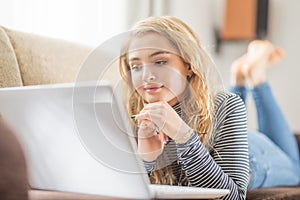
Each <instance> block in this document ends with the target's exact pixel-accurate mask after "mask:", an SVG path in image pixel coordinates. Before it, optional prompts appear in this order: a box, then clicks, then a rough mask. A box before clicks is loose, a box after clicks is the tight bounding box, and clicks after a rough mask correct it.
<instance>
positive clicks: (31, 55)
mask: <svg viewBox="0 0 300 200" xmlns="http://www.w3.org/2000/svg"><path fill="white" fill-rule="evenodd" d="M5 31H6V33H7V35H8V37H9V39H10V41H11V44H12V46H13V48H14V51H15V54H16V58H17V60H18V64H19V67H20V72H21V77H22V80H23V84H24V85H39V84H52V83H67V82H74V81H75V80H76V76H77V72H78V70H79V68H80V66H81V64H82V63H83V61H84V60H85V58H86V57H87V56H88V54H89V53H90V52H91V50H92V49H91V48H90V47H87V46H84V45H79V44H74V43H71V42H67V41H63V40H58V39H53V38H49V37H43V36H39V35H35V34H31V33H23V32H19V31H14V30H9V29H5Z"/></svg>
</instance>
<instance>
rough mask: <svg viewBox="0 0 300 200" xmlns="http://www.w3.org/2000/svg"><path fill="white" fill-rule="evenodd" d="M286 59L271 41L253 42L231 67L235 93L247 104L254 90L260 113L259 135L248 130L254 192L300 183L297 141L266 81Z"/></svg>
mask: <svg viewBox="0 0 300 200" xmlns="http://www.w3.org/2000/svg"><path fill="white" fill-rule="evenodd" d="M283 56H284V52H283V51H282V50H281V49H280V48H278V47H276V46H274V45H272V44H271V43H270V42H268V41H253V42H251V43H250V44H249V46H248V52H247V53H246V54H245V55H243V56H242V57H241V58H239V59H237V60H236V61H235V62H234V63H233V64H232V67H231V72H232V75H231V85H232V87H231V91H232V92H233V93H236V94H239V95H240V96H241V98H242V100H243V101H244V102H245V100H246V98H247V91H248V88H250V89H249V91H250V92H251V93H252V96H253V99H254V102H255V105H256V110H257V119H258V129H259V132H256V131H253V130H248V139H249V159H250V172H251V178H250V184H249V188H250V189H253V188H259V187H272V186H284V185H285V186H287V185H297V184H299V182H300V161H299V149H298V146H297V142H296V140H295V137H294V135H293V133H292V132H291V130H290V129H289V126H288V123H287V122H286V120H285V118H284V115H283V114H282V112H281V110H280V108H279V106H278V104H277V102H276V100H275V99H274V96H273V94H272V91H271V88H270V86H269V84H268V83H267V82H266V81H267V78H266V70H267V69H268V68H269V67H270V66H272V65H273V64H275V63H277V62H278V61H280V60H281V59H282V57H283Z"/></svg>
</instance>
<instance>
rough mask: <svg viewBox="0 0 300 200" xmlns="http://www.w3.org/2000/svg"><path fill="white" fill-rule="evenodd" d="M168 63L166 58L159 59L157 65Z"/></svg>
mask: <svg viewBox="0 0 300 200" xmlns="http://www.w3.org/2000/svg"><path fill="white" fill-rule="evenodd" d="M166 63H167V61H165V60H159V61H156V62H155V65H165V64H166Z"/></svg>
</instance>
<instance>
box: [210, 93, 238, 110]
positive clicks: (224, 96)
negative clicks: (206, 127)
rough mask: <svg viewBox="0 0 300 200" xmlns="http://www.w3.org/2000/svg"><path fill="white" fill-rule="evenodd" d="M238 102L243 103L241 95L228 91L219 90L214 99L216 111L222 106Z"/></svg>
mask: <svg viewBox="0 0 300 200" xmlns="http://www.w3.org/2000/svg"><path fill="white" fill-rule="evenodd" d="M236 104H243V102H242V100H241V98H240V96H239V95H237V94H234V93H232V92H228V91H220V92H218V93H217V94H216V96H215V99H214V106H215V110H216V111H217V110H218V109H220V108H224V107H228V106H234V105H236Z"/></svg>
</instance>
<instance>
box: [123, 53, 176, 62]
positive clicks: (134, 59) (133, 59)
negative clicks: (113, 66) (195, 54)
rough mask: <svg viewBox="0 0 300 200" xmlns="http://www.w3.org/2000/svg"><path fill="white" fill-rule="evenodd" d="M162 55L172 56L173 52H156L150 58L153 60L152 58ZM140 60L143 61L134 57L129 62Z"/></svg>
mask: <svg viewBox="0 0 300 200" xmlns="http://www.w3.org/2000/svg"><path fill="white" fill-rule="evenodd" d="M160 54H171V52H168V51H156V52H154V53H152V54H150V55H149V56H148V57H149V58H152V57H154V56H157V55H160ZM139 60H141V59H140V58H139V57H133V58H130V59H129V62H133V61H139Z"/></svg>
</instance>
